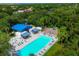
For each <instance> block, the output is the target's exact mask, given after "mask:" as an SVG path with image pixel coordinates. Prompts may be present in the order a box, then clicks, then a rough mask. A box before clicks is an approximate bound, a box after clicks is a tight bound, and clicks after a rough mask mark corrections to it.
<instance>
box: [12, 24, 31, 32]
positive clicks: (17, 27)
mask: <svg viewBox="0 0 79 59" xmlns="http://www.w3.org/2000/svg"><path fill="white" fill-rule="evenodd" d="M30 28H32V26H30V25H25V24H16V25H13V26H12V29H13V30H16V31H20V32H22V31H25V30H28V29H30Z"/></svg>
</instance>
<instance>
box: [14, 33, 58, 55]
mask: <svg viewBox="0 0 79 59" xmlns="http://www.w3.org/2000/svg"><path fill="white" fill-rule="evenodd" d="M41 34H43V32H39V33H37V34H31V37H29V38H27V39H24V40H25V41H24V43H23V44H22V45H21V46H19V47H16V48H15V50H16V51H17V50H20V49H22V48H23V47H24V46H26V45H28V44H29V43H31V42H32V41H34V40H36V39H37V38H38V37H39V36H40V35H41ZM44 35H45V34H44ZM47 36H48V35H47ZM51 37H52V41H51V42H49V43H48V44H47V45H46V46H45V47H44V48H42V49H41V50H40V51H39V52H38V53H36V54H35V55H36V56H42V55H44V53H46V51H48V49H49V48H50V47H51V46H53V45H54V44H55V43H56V42H57V40H58V39H57V38H55V37H54V36H51ZM22 39H23V38H22Z"/></svg>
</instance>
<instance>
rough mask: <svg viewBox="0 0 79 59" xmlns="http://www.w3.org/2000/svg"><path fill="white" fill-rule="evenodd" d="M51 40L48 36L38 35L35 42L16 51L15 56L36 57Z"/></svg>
mask: <svg viewBox="0 0 79 59" xmlns="http://www.w3.org/2000/svg"><path fill="white" fill-rule="evenodd" d="M51 40H52V38H51V37H49V36H45V35H40V36H39V37H38V38H37V39H36V40H34V41H33V42H31V43H30V44H28V45H26V46H25V47H24V48H22V49H21V50H19V51H17V54H18V55H20V56H29V55H36V53H38V52H39V51H40V50H41V49H42V48H44V47H45V46H46V45H47V44H48V43H49V42H50V41H51Z"/></svg>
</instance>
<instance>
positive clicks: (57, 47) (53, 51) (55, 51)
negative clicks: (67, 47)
mask: <svg viewBox="0 0 79 59" xmlns="http://www.w3.org/2000/svg"><path fill="white" fill-rule="evenodd" d="M59 51H62V46H61V45H59V44H58V43H56V44H55V45H53V46H52V47H51V48H50V49H49V50H48V51H47V52H46V53H45V54H44V56H56V55H57V54H58V52H59ZM60 55H61V54H60Z"/></svg>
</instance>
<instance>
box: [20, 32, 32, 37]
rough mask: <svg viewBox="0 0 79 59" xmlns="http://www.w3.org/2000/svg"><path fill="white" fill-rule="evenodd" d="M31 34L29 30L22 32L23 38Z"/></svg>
mask: <svg viewBox="0 0 79 59" xmlns="http://www.w3.org/2000/svg"><path fill="white" fill-rule="evenodd" d="M29 35H30V33H29V32H27V31H26V32H24V33H22V34H21V36H22V37H23V38H27V37H28V36H29Z"/></svg>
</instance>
